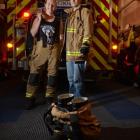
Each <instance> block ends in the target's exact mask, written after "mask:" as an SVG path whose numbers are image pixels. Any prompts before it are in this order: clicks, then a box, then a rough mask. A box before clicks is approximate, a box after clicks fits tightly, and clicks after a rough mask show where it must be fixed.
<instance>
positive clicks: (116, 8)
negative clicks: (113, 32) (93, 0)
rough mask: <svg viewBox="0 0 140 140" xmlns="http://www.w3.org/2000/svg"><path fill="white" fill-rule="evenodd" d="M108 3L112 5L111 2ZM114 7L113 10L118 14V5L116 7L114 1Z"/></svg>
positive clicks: (108, 0)
mask: <svg viewBox="0 0 140 140" xmlns="http://www.w3.org/2000/svg"><path fill="white" fill-rule="evenodd" d="M106 1H107V2H108V4H109V3H110V0H106ZM112 7H113V10H114V11H115V12H116V13H117V12H118V5H116V4H115V3H114V2H113V1H112Z"/></svg>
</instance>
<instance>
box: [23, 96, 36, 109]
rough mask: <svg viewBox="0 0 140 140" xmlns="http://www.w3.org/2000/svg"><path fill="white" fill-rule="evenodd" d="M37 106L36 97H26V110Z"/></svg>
mask: <svg viewBox="0 0 140 140" xmlns="http://www.w3.org/2000/svg"><path fill="white" fill-rule="evenodd" d="M34 107H35V98H26V106H25V109H26V110H31V109H33V108H34Z"/></svg>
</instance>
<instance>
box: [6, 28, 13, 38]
mask: <svg viewBox="0 0 140 140" xmlns="http://www.w3.org/2000/svg"><path fill="white" fill-rule="evenodd" d="M12 33H13V27H12V26H11V27H10V28H9V29H8V31H7V36H8V37H9V36H10V35H11V34H12Z"/></svg>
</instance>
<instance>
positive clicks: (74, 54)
mask: <svg viewBox="0 0 140 140" xmlns="http://www.w3.org/2000/svg"><path fill="white" fill-rule="evenodd" d="M66 55H67V56H80V55H81V53H80V52H78V51H77V52H70V51H67V52H66Z"/></svg>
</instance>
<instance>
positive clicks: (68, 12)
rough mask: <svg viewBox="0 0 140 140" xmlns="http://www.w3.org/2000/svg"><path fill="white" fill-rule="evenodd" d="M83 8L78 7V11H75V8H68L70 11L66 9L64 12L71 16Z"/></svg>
mask: <svg viewBox="0 0 140 140" xmlns="http://www.w3.org/2000/svg"><path fill="white" fill-rule="evenodd" d="M80 8H81V5H79V6H77V7H76V9H74V8H73V7H72V8H68V9H65V10H64V11H65V12H66V13H67V14H71V13H73V12H75V11H77V10H79V9H80Z"/></svg>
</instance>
